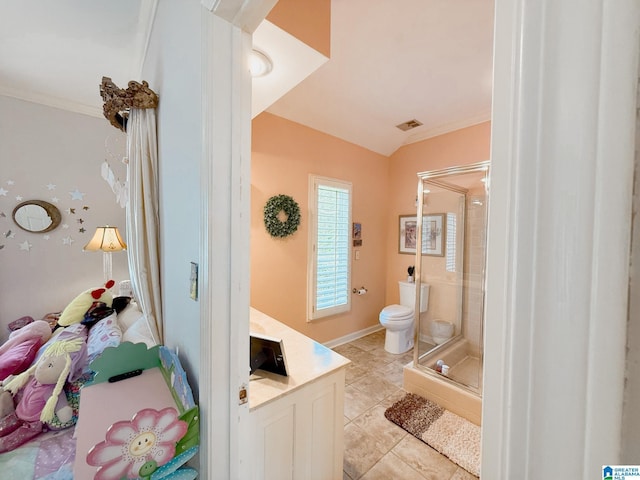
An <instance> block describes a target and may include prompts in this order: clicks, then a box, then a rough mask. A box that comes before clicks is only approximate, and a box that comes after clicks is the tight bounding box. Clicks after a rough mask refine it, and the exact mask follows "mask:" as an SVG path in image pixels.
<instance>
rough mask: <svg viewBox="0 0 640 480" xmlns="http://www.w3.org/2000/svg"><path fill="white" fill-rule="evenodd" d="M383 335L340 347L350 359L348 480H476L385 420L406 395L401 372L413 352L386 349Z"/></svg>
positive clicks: (346, 411)
mask: <svg viewBox="0 0 640 480" xmlns="http://www.w3.org/2000/svg"><path fill="white" fill-rule="evenodd" d="M384 334H385V331H384V330H380V331H378V332H375V333H372V334H370V335H367V336H366V337H362V338H359V339H357V340H354V341H353V342H350V343H347V344H344V345H340V346H338V347H335V348H334V350H335V351H336V352H338V353H340V354H341V355H343V356H345V357H347V358H348V359H350V360H351V362H352V363H351V364H350V365H349V366H348V367H347V375H346V385H345V402H344V404H345V405H344V417H345V418H344V422H345V425H344V443H345V450H344V473H343V478H344V480H358V479H362V480H392V479H393V480H425V479H427V480H476V477H474V476H473V475H471V474H470V473H468V472H467V471H466V470H464V469H462V468H460V467H458V466H457V465H456V464H455V463H453V462H451V461H450V460H449V459H448V458H447V457H445V456H443V455H441V454H440V453H438V452H437V451H435V450H434V449H432V448H431V447H429V446H428V445H426V444H425V443H423V442H421V441H420V440H418V439H416V438H415V437H414V436H413V435H411V434H409V433H407V432H406V431H405V430H403V429H401V428H400V427H398V426H397V425H395V424H393V423H392V422H390V421H388V420H387V419H386V418H385V417H384V412H385V410H386V409H387V408H388V407H390V406H391V405H392V404H393V403H394V402H395V401H397V400H399V399H400V398H402V397H403V395H404V394H405V393H406V392H405V391H404V390H403V389H402V368H403V367H404V365H405V364H407V363H409V362H410V361H411V360H412V359H413V352H412V351H410V352H407V353H405V354H402V355H392V354H390V353H387V352H386V351H385V350H384Z"/></svg>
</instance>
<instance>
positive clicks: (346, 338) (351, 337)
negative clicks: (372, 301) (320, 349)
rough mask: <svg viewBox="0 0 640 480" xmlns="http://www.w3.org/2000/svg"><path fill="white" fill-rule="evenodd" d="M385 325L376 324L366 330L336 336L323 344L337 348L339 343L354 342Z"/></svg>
mask: <svg viewBox="0 0 640 480" xmlns="http://www.w3.org/2000/svg"><path fill="white" fill-rule="evenodd" d="M383 328H384V327H383V326H382V325H380V324H378V325H374V326H372V327H369V328H365V329H364V330H358V331H357V332H353V333H350V334H349V335H345V336H344V337H340V338H334V339H333V340H329V341H328V342H324V343H323V345H324V346H325V347H327V348H335V347H337V346H338V345H343V344H345V343H349V342H353V341H354V340H357V339H358V338H362V337H366V336H367V335H370V334H372V333H374V332H377V331H378V330H382V329H383Z"/></svg>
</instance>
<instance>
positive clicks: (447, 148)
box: [386, 122, 491, 304]
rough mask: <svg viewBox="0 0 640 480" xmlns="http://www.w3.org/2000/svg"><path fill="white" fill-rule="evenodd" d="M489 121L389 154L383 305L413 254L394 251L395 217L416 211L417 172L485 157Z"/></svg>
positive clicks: (392, 300)
mask: <svg viewBox="0 0 640 480" xmlns="http://www.w3.org/2000/svg"><path fill="white" fill-rule="evenodd" d="M490 134H491V124H490V122H485V123H481V124H478V125H474V126H472V127H467V128H463V129H461V130H456V131H455V132H450V133H446V134H444V135H440V136H437V137H433V138H429V139H427V140H423V141H422V142H417V143H413V144H410V145H405V146H403V147H401V148H399V149H398V150H397V151H396V152H395V153H394V154H393V155H391V157H390V161H391V166H390V170H389V198H388V205H389V208H388V210H387V215H388V216H387V250H386V258H387V270H386V275H387V279H386V304H391V303H397V302H398V301H399V298H398V297H399V294H398V288H397V285H398V284H397V282H398V280H400V279H402V278H406V275H407V267H408V266H409V265H413V264H415V257H413V256H411V255H402V254H399V253H398V216H399V215H405V214H409V213H415V212H416V205H415V201H416V192H417V186H418V177H417V173H418V172H424V171H427V170H436V169H440V168H446V167H453V166H456V165H467V164H470V163H475V162H481V161H483V160H488V159H489V154H490Z"/></svg>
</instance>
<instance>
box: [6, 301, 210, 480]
mask: <svg viewBox="0 0 640 480" xmlns="http://www.w3.org/2000/svg"><path fill="white" fill-rule="evenodd" d="M87 292H90V291H87ZM87 292H83V293H87ZM81 295H82V294H81ZM77 299H78V297H76V299H74V301H72V302H71V303H70V304H69V306H67V308H65V310H64V311H63V312H62V315H61V316H60V318H61V319H63V317H64V314H65V312H67V310H68V309H69V307H70V306H72V305H74V302H76V300H77ZM102 299H103V300H104V298H102ZM91 300H92V302H91V307H90V308H89V309H88V310H87V311H85V312H84V313H82V316H83V321H84V323H83V322H72V323H71V324H69V325H65V326H64V327H63V328H58V329H57V330H56V331H54V332H53V334H52V336H51V337H50V338H49V339H48V340H47V341H46V342H44V343H43V344H41V345H40V347H39V348H38V349H37V351H36V352H35V353H34V348H33V345H30V349H29V354H28V355H25V354H24V352H25V348H24V347H23V348H22V350H21V351H20V354H19V355H18V357H20V358H19V359H22V362H23V363H24V362H25V359H26V358H29V359H31V358H33V360H32V361H31V362H30V364H31V367H32V368H31V369H32V370H33V367H34V366H35V365H36V364H37V363H38V361H39V360H42V359H44V358H45V355H46V352H47V351H48V350H47V348H50V349H51V348H55V346H54V347H52V345H55V344H56V343H57V344H60V343H61V342H64V341H65V339H66V338H70V337H73V338H74V340H75V339H77V338H81V339H82V342H84V343H83V344H82V345H81V350H78V352H82V355H80V353H78V356H77V357H76V358H78V359H80V360H78V361H77V362H76V363H81V364H82V365H81V367H78V368H77V369H76V370H78V371H77V373H76V374H75V375H74V376H72V375H71V373H69V375H68V377H67V381H66V382H65V383H64V390H63V394H62V395H63V396H66V400H67V402H68V406H70V407H71V409H72V411H73V414H72V416H71V419H70V420H69V421H67V422H60V420H59V419H58V416H57V414H56V415H54V420H53V421H52V423H45V424H44V425H45V428H44V429H43V430H44V431H42V432H41V433H40V432H38V433H37V434H36V435H35V437H33V438H32V439H30V440H29V441H27V442H26V443H23V444H21V445H20V446H17V447H16V448H11V449H9V450H8V451H6V452H4V453H0V471H1V472H3V474H2V476H3V478H9V477H4V475H5V474H6V473H7V472H10V478H16V479H18V478H19V479H21V480H28V479H49V480H53V479H73V478H74V477H75V478H83V479H84V478H96V479H110V478H114V479H116V480H119V479H120V478H141V477H142V476H144V477H145V478H154V479H156V478H157V479H160V478H163V479H170V478H180V479H189V478H196V477H197V472H196V471H195V470H193V469H191V468H188V467H184V466H183V465H184V463H186V462H187V461H188V460H189V459H190V458H191V457H192V456H193V455H195V453H196V452H197V447H198V441H199V435H198V415H197V406H196V405H195V402H194V400H193V397H192V395H191V390H190V388H189V385H188V382H187V379H186V375H185V373H184V370H183V369H182V366H181V365H180V362H179V360H178V357H177V355H175V354H174V353H172V352H171V351H170V350H169V349H168V348H166V347H164V346H161V345H155V343H154V341H153V337H152V334H151V332H150V330H149V327H148V326H147V324H146V319H145V317H144V315H143V314H142V312H141V311H140V309H139V308H138V306H137V304H136V303H135V302H132V301H129V300H130V299H129V300H125V301H123V300H122V299H121V300H120V301H118V299H114V298H112V299H111V300H112V302H108V303H109V307H111V305H112V304H113V306H115V305H116V303H118V305H119V308H118V310H117V311H116V310H112V311H111V312H107V311H104V310H103V312H102V314H101V313H100V312H97V311H96V304H97V305H98V306H100V304H101V303H103V302H99V301H96V298H95V295H94V296H93V297H92V298H91ZM76 303H77V302H76ZM85 306H86V301H85V302H84V303H83V304H82V305H81V306H80V307H78V311H80V312H81V311H82V310H83V309H84V308H85ZM102 307H104V304H103V305H102ZM92 309H93V311H94V317H91V315H90V313H91V310H92ZM76 313H77V312H76ZM96 315H97V316H96ZM98 317H100V318H98ZM37 322H38V321H35V322H33V324H31V325H27V326H24V327H22V328H25V330H23V331H22V332H21V331H20V330H22V329H20V330H18V331H16V332H13V333H12V335H11V337H10V338H9V340H8V341H7V342H5V344H3V345H2V346H0V370H1V369H2V366H5V367H6V366H8V365H10V362H9V360H7V356H6V355H5V353H6V351H7V350H8V349H7V348H4V347H5V346H7V345H9V346H10V347H12V348H13V347H14V345H13V344H15V343H16V341H15V338H16V337H19V335H22V336H23V337H24V336H26V335H27V333H28V329H32V330H34V331H35V330H37V329H38V328H40V329H41V328H42V326H41V325H37ZM65 323H66V322H65ZM40 331H41V330H40ZM12 342H13V344H12ZM32 343H33V342H32ZM36 344H37V342H36ZM31 355H33V357H31ZM11 361H12V362H14V363H15V362H16V361H17V360H16V358H15V355H14V356H13V357H12V359H11ZM40 363H43V362H40ZM44 363H46V362H44ZM11 365H12V364H11ZM24 367H25V365H22V368H24ZM156 367H157V368H156ZM28 371H29V370H26V371H25V372H24V373H23V374H26V373H28ZM71 371H73V368H72V369H71ZM156 371H157V372H156ZM132 372H133V373H132ZM152 373H154V374H155V375H156V377H157V379H161V380H163V382H162V381H160V383H158V381H159V380H157V379H155V380H154V381H155V382H156V383H155V384H154V385H155V387H154V388H157V389H160V390H162V391H163V392H162V393H163V395H164V397H165V398H168V399H171V401H172V402H173V403H172V405H169V406H175V408H174V410H175V411H176V413H175V414H174V413H172V414H173V415H174V416H176V419H174V420H175V421H174V423H173V424H176V422H178V423H180V427H181V430H180V434H181V435H182V436H181V437H180V438H179V439H177V440H176V441H175V442H173V444H172V447H171V448H174V447H175V450H173V451H172V455H173V456H172V457H171V459H170V460H169V459H168V458H163V460H162V461H158V462H155V463H156V464H155V466H154V467H151V468H152V469H155V470H153V471H152V473H153V475H151V474H149V475H146V473H149V468H150V467H149V464H151V463H153V462H147V463H145V465H146V467H145V468H147V472H144V473H145V475H140V474H138V476H136V475H135V474H134V473H132V472H134V467H135V472H137V471H138V470H139V469H140V466H141V465H142V463H138V464H134V463H131V464H130V465H129V464H127V465H125V464H124V463H122V462H123V461H122V459H121V458H118V459H109V458H107V459H106V460H104V459H102V460H100V459H99V458H98V460H95V459H93V460H92V459H91V458H90V457H89V452H90V451H91V450H94V451H95V452H94V453H93V454H92V455H93V457H96V455H97V456H98V457H99V454H100V448H102V449H103V450H105V448H104V447H105V445H106V446H107V447H108V446H109V442H110V441H111V440H110V437H109V433H108V431H109V430H110V429H111V430H114V429H116V427H118V426H119V425H121V424H127V425H128V424H129V423H131V424H133V422H134V421H135V420H136V418H135V415H138V416H140V415H142V414H144V413H147V414H148V413H149V412H150V411H151V412H157V411H156V410H153V408H155V407H152V408H151V409H150V408H137V409H136V408H134V406H133V405H132V402H131V401H127V402H124V403H122V405H123V406H122V407H119V406H118V401H117V400H115V401H113V400H112V401H109V402H108V404H109V407H110V408H111V410H110V411H109V413H108V414H107V413H105V411H106V410H108V409H106V410H105V408H104V407H100V406H97V403H99V402H96V401H95V400H91V397H92V396H93V397H95V396H96V395H100V396H101V398H102V399H104V397H105V395H106V396H108V395H112V396H113V397H114V398H116V399H117V398H118V389H123V388H129V389H132V388H133V389H134V390H135V388H136V385H137V383H136V382H142V381H143V380H144V379H145V378H147V377H146V376H147V375H151V374H152ZM32 375H33V376H34V377H35V374H32ZM19 376H20V375H18V377H19ZM136 376H139V378H134V377H136ZM15 378H17V377H16V376H10V377H9V378H8V379H7V380H11V379H15ZM114 379H115V380H114ZM7 380H5V381H4V387H2V389H6V386H7V385H11V383H10V382H8V381H7ZM119 380H122V381H119ZM23 388H25V387H23ZM164 390H166V392H164ZM83 391H84V395H83ZM105 392H106V393H105ZM167 392H168V393H167ZM5 394H6V392H5ZM155 396H158V395H155ZM13 401H14V403H19V402H20V401H22V400H21V398H20V390H18V393H17V394H15V395H14V400H13ZM140 401H142V402H143V403H144V400H140ZM54 403H55V402H54ZM151 403H153V402H151ZM165 403H166V400H165ZM59 406H60V402H58V403H57V404H56V408H58V407H59ZM65 406H66V405H65ZM143 406H144V405H143ZM97 408H98V410H96V409H97ZM100 408H102V411H101V410H100ZM16 409H17V407H16ZM0 410H1V409H0ZM83 410H84V411H86V412H87V418H83V415H82V412H83ZM138 410H140V411H138ZM166 410H171V409H169V408H167V409H166ZM96 411H97V412H98V413H96ZM162 411H164V410H162ZM136 412H137V413H136ZM132 413H134V414H135V415H134V417H133V420H132ZM3 414H4V412H3ZM119 415H120V416H119ZM6 418H8V417H6ZM96 419H101V421H102V422H103V423H102V424H100V423H99V422H97V423H96ZM56 421H57V422H59V423H56ZM104 422H107V423H104ZM36 423H39V422H36ZM183 424H184V425H183ZM2 425H3V424H2V423H0V437H2V435H3V433H2V428H3V426H2ZM96 425H97V426H96ZM9 435H11V434H9ZM100 439H102V441H99V440H100ZM0 440H1V438H0ZM107 450H108V449H107ZM156 450H157V449H156ZM152 454H154V451H151V452H150V453H148V454H147V455H146V456H141V457H136V459H137V460H136V461H142V460H140V459H143V460H144V459H147V460H149V459H150V460H154V459H153V458H152ZM164 455H165V456H166V455H167V454H166V452H165V454H164ZM76 457H78V458H76ZM103 457H104V455H103ZM96 458H97V457H96ZM154 458H155V460H159V459H160V457H154ZM116 460H117V461H116ZM155 460H154V461H155ZM89 461H93V462H94V463H95V465H90V464H88V463H87V462H89ZM100 462H102V463H100ZM118 462H120V463H118ZM118 468H120V471H119V472H118V473H117V474H113V472H111V473H109V469H111V470H114V469H118ZM74 469H75V470H76V473H75V475H74ZM78 472H82V473H78Z"/></svg>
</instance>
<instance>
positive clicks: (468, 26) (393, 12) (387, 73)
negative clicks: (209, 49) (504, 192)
mask: <svg viewBox="0 0 640 480" xmlns="http://www.w3.org/2000/svg"><path fill="white" fill-rule="evenodd" d="M154 5H155V0H109V1H108V2H88V1H87V0H56V1H55V2H53V1H50V0H20V1H16V0H0V95H8V96H13V97H17V98H23V99H26V100H30V101H36V102H39V103H44V104H48V105H52V106H56V107H60V108H66V109H69V110H73V111H77V112H81V113H87V114H91V115H101V108H102V101H101V99H100V96H99V84H100V82H101V79H102V76H103V75H107V76H110V77H111V78H112V79H113V81H114V82H115V83H116V84H117V85H119V86H121V87H126V84H127V82H128V81H129V80H132V79H135V80H140V78H139V68H140V62H141V59H142V57H143V52H144V47H145V41H146V38H147V34H148V29H149V25H150V19H151V18H152V15H153V8H154ZM259 32H260V29H259V30H258V31H257V32H256V39H257V38H258V34H259ZM492 39H493V0H402V1H401V2H399V1H397V0H333V1H332V28H331V58H330V59H329V60H328V61H326V59H323V58H318V55H317V52H314V53H310V55H311V56H312V57H313V56H314V55H315V56H316V58H312V59H311V60H310V61H308V62H307V64H308V65H307V66H306V67H305V68H307V70H306V71H303V72H302V73H300V72H298V73H296V75H297V76H296V77H295V79H293V80H290V81H289V82H288V83H287V82H286V81H284V80H282V81H281V80H278V82H274V83H278V84H280V89H279V90H280V91H279V92H278V93H273V92H272V90H269V91H271V93H268V94H267V93H264V92H260V91H258V90H259V89H258V88H256V94H255V95H256V97H261V98H260V101H259V102H258V103H259V104H260V106H259V109H260V110H262V109H263V108H265V107H268V110H267V111H269V112H270V113H273V114H275V115H278V116H281V117H285V118H288V119H290V120H293V121H296V122H298V123H301V124H304V125H307V126H309V127H312V128H315V129H317V130H320V131H323V132H325V133H328V134H331V135H334V136H336V137H339V138H342V139H344V140H347V141H349V142H352V143H355V144H357V145H361V146H363V147H365V148H367V149H369V150H372V151H374V152H378V153H381V154H383V155H390V154H392V153H393V152H394V151H395V150H396V149H397V148H398V147H400V146H402V145H403V144H406V143H412V142H414V141H418V140H422V139H424V138H428V137H430V136H434V135H437V134H441V133H444V132H447V131H451V130H456V129H458V128H462V127H465V126H468V125H473V124H476V123H479V122H482V121H486V120H488V119H489V118H490V109H491V72H492ZM260 47H261V49H263V50H265V51H266V52H267V53H268V54H269V55H271V56H272V57H273V58H274V64H275V66H274V72H275V71H276V69H277V68H278V64H277V62H276V60H277V58H278V57H283V58H288V59H289V60H290V61H291V60H293V62H292V63H293V64H303V63H305V62H302V61H299V60H298V59H299V58H300V55H302V54H301V53H299V52H298V53H294V54H291V53H290V52H288V51H287V52H286V53H283V52H281V51H280V53H279V52H278V50H279V49H280V50H281V49H282V47H281V46H278V45H277V42H276V43H274V46H273V47H271V46H270V45H268V44H263V45H260ZM271 48H273V50H271V51H270V49H271ZM296 48H299V45H298V46H297V47H296ZM309 50H310V49H309ZM320 57H322V56H320ZM325 61H326V63H324V64H323V62H325ZM290 63H291V62H290ZM320 65H321V66H320ZM318 67H319V68H318ZM316 68H317V70H315V71H313V70H314V69H316ZM309 72H313V73H311V74H309ZM307 75H308V76H307ZM305 77H306V78H305ZM256 82H257V81H256ZM297 82H300V83H299V84H297V86H295V87H294V88H293V89H292V90H290V91H289V92H288V93H286V94H284V96H282V98H279V100H277V101H275V103H273V100H274V99H275V98H278V97H280V96H281V95H282V94H283V93H284V92H282V85H287V88H289V87H290V86H292V85H295V84H296V83H297ZM151 87H152V88H153V85H151ZM276 90H278V89H276ZM263 95H271V97H266V98H262V96H263ZM274 95H275V96H274ZM255 108H256V107H255V104H254V109H255ZM412 119H416V120H418V121H420V122H422V123H423V125H422V126H420V127H418V128H415V129H413V130H410V131H407V132H402V131H400V130H398V129H397V128H395V125H397V124H399V123H402V122H405V121H407V120H412Z"/></svg>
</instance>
